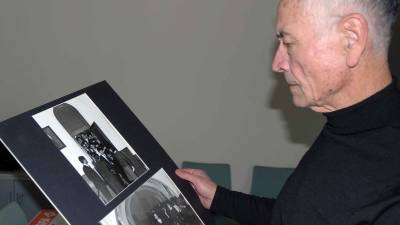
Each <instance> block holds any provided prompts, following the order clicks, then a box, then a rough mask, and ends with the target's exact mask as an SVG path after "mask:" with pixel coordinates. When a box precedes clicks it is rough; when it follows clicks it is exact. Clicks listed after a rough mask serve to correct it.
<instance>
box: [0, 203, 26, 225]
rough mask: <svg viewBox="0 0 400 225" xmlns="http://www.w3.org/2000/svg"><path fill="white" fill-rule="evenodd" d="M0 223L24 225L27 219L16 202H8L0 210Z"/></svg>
mask: <svg viewBox="0 0 400 225" xmlns="http://www.w3.org/2000/svg"><path fill="white" fill-rule="evenodd" d="M0 221H1V222H0V223H1V224H7V225H26V224H28V219H27V218H26V214H25V212H24V211H23V210H22V208H21V206H20V205H19V204H18V203H17V202H10V203H9V204H7V205H5V206H3V207H2V208H1V209H0Z"/></svg>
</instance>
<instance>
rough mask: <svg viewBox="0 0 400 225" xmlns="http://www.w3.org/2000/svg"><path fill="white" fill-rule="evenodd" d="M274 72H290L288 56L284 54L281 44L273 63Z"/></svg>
mask: <svg viewBox="0 0 400 225" xmlns="http://www.w3.org/2000/svg"><path fill="white" fill-rule="evenodd" d="M272 70H273V71H275V72H277V73H283V72H286V71H288V70H289V66H288V60H287V54H286V53H285V52H284V49H283V47H282V45H281V44H280V45H279V46H278V48H277V49H276V52H275V57H274V60H273V61H272Z"/></svg>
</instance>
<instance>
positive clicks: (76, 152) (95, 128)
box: [32, 94, 149, 204]
mask: <svg viewBox="0 0 400 225" xmlns="http://www.w3.org/2000/svg"><path fill="white" fill-rule="evenodd" d="M32 117H33V119H34V120H35V121H36V122H37V123H38V124H39V126H40V127H41V128H42V130H43V132H44V133H45V134H46V135H47V137H48V138H49V139H50V140H51V142H52V143H53V144H54V146H55V149H56V150H59V151H61V153H62V154H63V155H64V156H65V158H66V160H68V161H69V163H71V164H72V166H73V167H74V168H75V170H76V171H77V172H78V173H79V175H80V176H82V178H83V179H84V180H85V181H86V183H87V184H88V185H89V187H90V188H91V189H92V190H93V193H94V194H96V195H97V196H98V198H99V199H100V201H101V202H103V204H107V203H109V202H110V201H111V200H112V199H113V198H115V196H117V195H118V194H119V193H121V192H122V191H123V190H124V189H125V188H126V187H127V186H128V185H130V184H132V183H133V182H135V180H137V179H138V178H139V177H140V176H142V175H143V174H145V173H146V172H147V171H148V170H149V168H148V167H147V165H146V164H145V163H144V162H143V160H142V159H141V158H140V156H139V155H138V154H137V153H136V152H135V151H134V150H133V148H132V147H131V146H130V145H129V144H128V143H127V142H126V140H125V139H124V138H123V137H122V135H121V134H120V133H119V132H118V131H117V130H116V129H115V127H114V126H113V125H112V124H111V123H110V122H109V120H108V119H107V117H106V116H105V115H104V114H103V113H102V112H101V111H100V109H99V108H98V107H97V106H96V105H95V103H94V102H93V101H92V100H91V99H90V98H89V96H88V95H87V94H82V95H80V96H78V97H75V98H73V99H71V100H68V101H66V102H64V103H62V104H59V105H57V106H54V107H52V108H49V109H47V110H44V111H42V112H40V113H37V114H35V115H33V116H32Z"/></svg>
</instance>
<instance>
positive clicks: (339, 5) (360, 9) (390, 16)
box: [298, 0, 400, 52]
mask: <svg viewBox="0 0 400 225" xmlns="http://www.w3.org/2000/svg"><path fill="white" fill-rule="evenodd" d="M298 1H299V2H301V3H303V4H304V6H306V7H307V8H310V7H313V6H314V7H315V6H316V5H320V6H324V11H326V12H328V14H330V15H333V16H344V15H346V14H347V13H361V14H363V15H364V16H365V18H366V19H367V20H368V23H369V29H370V36H371V40H372V42H373V45H374V47H375V48H378V49H381V50H385V51H386V52H387V50H388V47H389V44H390V39H391V36H392V34H391V33H392V28H393V25H394V24H395V22H396V19H397V15H398V13H399V7H400V0H298ZM314 10H315V8H314ZM338 13H339V14H338Z"/></svg>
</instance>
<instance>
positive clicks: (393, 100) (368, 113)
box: [324, 82, 400, 134]
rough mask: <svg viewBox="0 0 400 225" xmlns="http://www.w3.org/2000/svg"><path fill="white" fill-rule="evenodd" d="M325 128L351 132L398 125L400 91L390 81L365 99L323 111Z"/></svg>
mask: <svg viewBox="0 0 400 225" xmlns="http://www.w3.org/2000/svg"><path fill="white" fill-rule="evenodd" d="M324 116H326V118H327V123H326V128H327V129H328V130H330V131H332V132H334V133H339V134H353V133H358V132H362V131H367V130H372V129H376V128H381V127H384V126H388V125H390V126H393V125H400V93H399V91H398V90H397V88H396V85H395V82H392V83H391V84H389V85H388V86H387V87H385V88H384V89H382V90H380V91H379V92H377V93H376V94H374V95H372V96H370V97H368V98H367V99H365V100H363V101H361V102H359V103H356V104H355V105H352V106H350V107H347V108H343V109H340V110H337V111H334V112H330V113H324Z"/></svg>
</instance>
